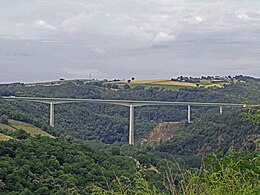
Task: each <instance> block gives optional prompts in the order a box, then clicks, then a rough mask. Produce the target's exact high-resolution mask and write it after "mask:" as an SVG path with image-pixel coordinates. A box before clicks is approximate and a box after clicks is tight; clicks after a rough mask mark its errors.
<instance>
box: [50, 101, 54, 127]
mask: <svg viewBox="0 0 260 195" xmlns="http://www.w3.org/2000/svg"><path fill="white" fill-rule="evenodd" d="M50 126H52V127H54V103H53V102H50Z"/></svg>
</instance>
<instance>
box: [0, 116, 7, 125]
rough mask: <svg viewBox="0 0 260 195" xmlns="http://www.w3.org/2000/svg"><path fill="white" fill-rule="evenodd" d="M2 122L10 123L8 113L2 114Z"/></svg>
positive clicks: (0, 121)
mask: <svg viewBox="0 0 260 195" xmlns="http://www.w3.org/2000/svg"><path fill="white" fill-rule="evenodd" d="M0 124H8V116H7V115H5V114H4V115H2V116H0Z"/></svg>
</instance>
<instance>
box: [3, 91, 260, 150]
mask: <svg viewBox="0 0 260 195" xmlns="http://www.w3.org/2000/svg"><path fill="white" fill-rule="evenodd" d="M1 99H4V100H9V101H30V102H40V103H45V104H49V105H50V121H49V122H50V126H52V127H54V113H55V112H54V105H55V104H65V103H83V102H85V103H104V104H113V105H121V106H127V107H129V135H128V136H129V139H128V142H129V144H131V145H133V144H134V108H135V107H137V106H187V110H188V116H187V119H188V123H191V106H212V107H219V113H220V114H222V113H223V107H240V108H245V107H260V105H252V104H233V103H205V102H171V101H138V100H106V99H74V98H40V97H15V96H9V97H1Z"/></svg>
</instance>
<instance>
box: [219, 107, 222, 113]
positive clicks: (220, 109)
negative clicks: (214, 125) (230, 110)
mask: <svg viewBox="0 0 260 195" xmlns="http://www.w3.org/2000/svg"><path fill="white" fill-rule="evenodd" d="M219 114H223V106H220V107H219Z"/></svg>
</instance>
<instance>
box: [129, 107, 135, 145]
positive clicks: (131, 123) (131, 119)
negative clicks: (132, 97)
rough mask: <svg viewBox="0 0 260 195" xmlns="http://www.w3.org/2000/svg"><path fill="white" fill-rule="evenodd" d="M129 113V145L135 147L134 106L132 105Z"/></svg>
mask: <svg viewBox="0 0 260 195" xmlns="http://www.w3.org/2000/svg"><path fill="white" fill-rule="evenodd" d="M129 108H130V113H129V140H128V142H129V144H130V145H134V105H132V104H131V105H130V106H129Z"/></svg>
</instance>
